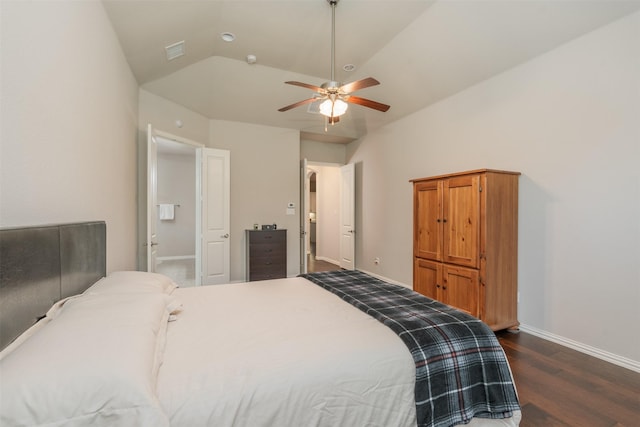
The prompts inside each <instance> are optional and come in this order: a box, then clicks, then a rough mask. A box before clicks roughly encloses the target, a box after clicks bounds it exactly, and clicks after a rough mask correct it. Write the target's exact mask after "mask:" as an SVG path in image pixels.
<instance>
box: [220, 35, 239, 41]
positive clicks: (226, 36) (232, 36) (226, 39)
mask: <svg viewBox="0 0 640 427" xmlns="http://www.w3.org/2000/svg"><path fill="white" fill-rule="evenodd" d="M220 37H221V38H222V40H224V41H226V42H232V41H234V40H235V39H236V36H234V35H233V33H222V34H220Z"/></svg>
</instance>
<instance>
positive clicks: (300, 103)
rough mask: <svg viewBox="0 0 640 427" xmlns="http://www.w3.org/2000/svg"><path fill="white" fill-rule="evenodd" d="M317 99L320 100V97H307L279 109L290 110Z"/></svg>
mask: <svg viewBox="0 0 640 427" xmlns="http://www.w3.org/2000/svg"><path fill="white" fill-rule="evenodd" d="M317 100H318V98H309V99H305V100H304V101H298V102H296V103H295V104H291V105H287V106H286V107H282V108H280V109H279V110H278V111H282V112H284V111H289V110H291V109H292V108H296V107H299V106H301V105H305V104H311V103H312V102H313V101H317Z"/></svg>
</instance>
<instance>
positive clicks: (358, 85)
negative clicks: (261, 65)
mask: <svg viewBox="0 0 640 427" xmlns="http://www.w3.org/2000/svg"><path fill="white" fill-rule="evenodd" d="M338 1H339V0H327V2H328V3H329V4H330V5H331V81H328V82H325V83H323V84H322V85H321V86H315V85H312V84H308V83H302V82H296V81H288V82H285V83H286V84H289V85H294V86H300V87H304V88H307V89H311V90H313V91H315V92H316V94H315V95H314V96H313V97H312V98H309V99H305V100H303V101H299V102H296V103H294V104H291V105H287V106H286V107H282V108H280V109H279V110H278V111H283V112H284V111H288V110H291V109H292V108H296V107H299V106H301V105H306V104H310V103H312V102H315V101H319V100H323V101H322V103H321V104H320V113H321V114H322V115H324V116H326V117H327V121H328V123H330V124H332V125H333V124H335V123H337V122H338V121H340V116H341V115H343V114H344V113H345V112H346V111H347V108H348V103H351V104H358V105H362V106H364V107H369V108H373V109H374V110H378V111H382V112H385V111H387V110H388V109H389V108H390V106H389V105H386V104H382V103H380V102H376V101H372V100H370V99H366V98H361V97H359V96H353V95H351V93H353V92H355V91H357V90H360V89H364V88H367V87H370V86H375V85H378V84H380V82H379V81H377V80H376V79H374V78H373V77H367V78H366V79H361V80H357V81H355V82H351V83H347V84H342V83H338V82H336V81H335V56H336V55H335V50H336V49H335V48H336V5H337V4H338Z"/></svg>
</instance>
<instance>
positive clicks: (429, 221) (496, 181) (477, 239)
mask: <svg viewBox="0 0 640 427" xmlns="http://www.w3.org/2000/svg"><path fill="white" fill-rule="evenodd" d="M519 175H520V173H519V172H507V171H499V170H490V169H479V170H473V171H467V172H460V173H453V174H448V175H439V176H433V177H428V178H420V179H414V180H411V182H412V183H413V263H414V264H413V265H414V267H413V289H414V290H415V291H416V292H419V293H421V294H423V295H425V296H427V297H429V298H433V299H436V300H438V301H441V302H444V303H445V304H448V305H451V306H453V307H456V308H458V309H460V310H462V311H466V312H467V313H469V314H471V315H473V316H475V317H478V318H479V319H481V320H482V321H484V322H485V323H487V324H488V325H489V326H490V327H491V329H493V330H494V331H496V330H501V329H515V328H517V327H518V325H519V322H518V316H517V313H518V177H519Z"/></svg>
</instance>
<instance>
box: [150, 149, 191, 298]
mask: <svg viewBox="0 0 640 427" xmlns="http://www.w3.org/2000/svg"><path fill="white" fill-rule="evenodd" d="M157 145H158V150H157V154H158V158H157V209H156V212H155V215H156V221H157V224H158V225H157V237H156V239H157V256H156V270H155V271H156V272H157V273H161V274H164V275H166V276H168V277H170V278H171V279H172V280H174V281H175V282H176V283H179V284H180V286H183V287H188V286H195V285H196V271H197V270H196V254H197V252H198V251H197V248H196V243H197V239H196V233H197V232H198V228H197V221H198V218H197V214H196V212H197V188H196V183H197V182H196V178H197V175H198V171H197V167H196V150H197V149H198V147H196V146H193V145H189V144H184V143H181V142H178V141H172V140H169V139H166V138H162V137H158V138H157Z"/></svg>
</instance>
